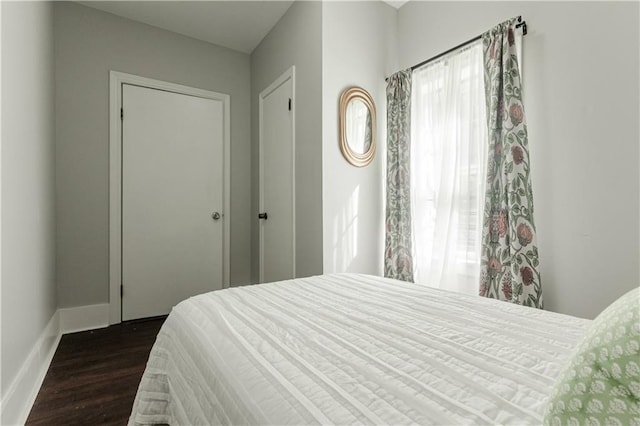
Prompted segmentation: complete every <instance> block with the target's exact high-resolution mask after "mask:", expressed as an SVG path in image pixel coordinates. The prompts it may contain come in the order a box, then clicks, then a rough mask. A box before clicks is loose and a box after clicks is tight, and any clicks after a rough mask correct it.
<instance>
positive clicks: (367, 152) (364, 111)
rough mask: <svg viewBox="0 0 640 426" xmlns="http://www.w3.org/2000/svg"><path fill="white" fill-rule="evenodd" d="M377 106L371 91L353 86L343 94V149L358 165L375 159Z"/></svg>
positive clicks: (351, 160)
mask: <svg viewBox="0 0 640 426" xmlns="http://www.w3.org/2000/svg"><path fill="white" fill-rule="evenodd" d="M375 135H376V109H375V105H374V104H373V99H372V98H371V95H370V94H369V92H367V91H366V90H364V89H362V88H361V87H350V88H348V89H346V90H344V91H343V92H342V95H340V150H341V151H342V155H344V158H345V159H346V160H347V161H348V162H349V163H351V164H353V165H354V166H356V167H364V166H366V165H367V164H369V163H371V161H373V157H374V155H375V152H376V139H375Z"/></svg>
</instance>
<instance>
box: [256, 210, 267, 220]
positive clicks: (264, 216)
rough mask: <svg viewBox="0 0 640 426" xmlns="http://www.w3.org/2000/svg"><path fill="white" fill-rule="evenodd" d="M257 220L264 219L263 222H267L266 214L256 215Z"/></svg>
mask: <svg viewBox="0 0 640 426" xmlns="http://www.w3.org/2000/svg"><path fill="white" fill-rule="evenodd" d="M258 219H264V220H267V212H264V213H258Z"/></svg>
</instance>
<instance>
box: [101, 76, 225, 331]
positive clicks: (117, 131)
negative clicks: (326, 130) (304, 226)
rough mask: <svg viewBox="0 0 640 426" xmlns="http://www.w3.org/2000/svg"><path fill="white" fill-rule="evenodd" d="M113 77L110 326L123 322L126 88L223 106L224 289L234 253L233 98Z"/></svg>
mask: <svg viewBox="0 0 640 426" xmlns="http://www.w3.org/2000/svg"><path fill="white" fill-rule="evenodd" d="M109 76H110V77H109V305H110V309H109V323H110V324H117V323H119V322H120V321H121V318H122V316H121V315H122V305H121V300H120V283H121V273H122V258H121V255H122V252H121V249H122V245H121V244H122V241H121V229H122V223H121V219H122V218H121V215H120V214H121V209H122V205H121V196H122V187H121V185H122V146H121V132H122V122H121V121H120V108H121V106H122V89H121V87H122V84H132V85H137V86H143V87H149V88H152V89H160V90H166V91H169V92H174V93H180V94H184V95H191V96H197V97H200V98H205V99H214V100H217V101H221V102H222V103H223V105H224V113H223V116H224V117H223V120H224V142H223V144H224V146H223V152H224V183H223V189H224V201H223V202H224V206H223V208H222V213H223V216H222V217H223V225H224V236H223V262H222V270H223V282H222V285H223V287H224V288H227V287H229V268H230V260H229V259H230V258H229V256H230V253H231V251H230V245H231V240H230V238H231V208H230V207H231V97H230V96H229V95H227V94H224V93H218V92H212V91H209V90H203V89H196V88H193V87H188V86H183V85H180V84H174V83H168V82H165V81H160V80H154V79H150V78H146V77H140V76H137V75H133V74H126V73H122V72H118V71H110V74H109Z"/></svg>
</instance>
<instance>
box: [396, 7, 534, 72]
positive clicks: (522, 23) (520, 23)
mask: <svg viewBox="0 0 640 426" xmlns="http://www.w3.org/2000/svg"><path fill="white" fill-rule="evenodd" d="M520 27H522V35H523V36H525V35H527V21H523V20H522V16H518V24H516V28H520ZM481 38H482V34H480V35H479V36H475V37H474V38H472V39H471V40H467V41H465V42H464V43H460V44H459V45H457V46H456V47H452V48H451V49H449V50H447V51H445V52H442V53H439V54H437V55H436V56H434V57H433V58H429V59H427V60H426V61H422V62H420V63H419V64H415V65H414V66H412V67H411V71H413V70H415V69H416V68H420V67H421V66H423V65H426V64H428V63H429V62H433V61H435V60H436V59H440V58H442V57H443V56H444V55H446V54H449V53H451V52H453V51H456V50H458V49H460V48H462V47H464V46H466V45H467V44H471V43H473V42H474V41H478V40H480V39H481ZM384 81H389V77H387V78H385V79H384Z"/></svg>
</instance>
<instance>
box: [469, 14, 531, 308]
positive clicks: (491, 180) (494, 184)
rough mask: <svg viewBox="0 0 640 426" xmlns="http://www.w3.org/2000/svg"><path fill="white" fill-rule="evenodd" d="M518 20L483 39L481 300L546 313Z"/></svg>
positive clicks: (500, 27)
mask: <svg viewBox="0 0 640 426" xmlns="http://www.w3.org/2000/svg"><path fill="white" fill-rule="evenodd" d="M516 19H517V18H514V19H511V20H509V21H506V22H504V23H502V24H500V25H498V26H496V27H495V28H492V29H491V30H489V31H488V32H486V33H485V34H483V36H482V39H483V48H484V67H485V68H484V69H485V72H484V81H485V93H486V99H487V123H488V129H489V155H488V157H487V159H488V160H487V192H486V195H485V206H484V221H483V232H482V260H481V267H480V268H481V270H480V295H481V296H485V297H492V298H496V299H501V300H507V301H510V302H513V303H517V304H520V305H526V306H533V307H536V308H542V307H543V303H542V285H541V282H540V272H539V271H538V265H539V261H538V247H537V245H536V231H535V225H534V222H533V195H532V190H531V176H530V172H531V168H530V163H529V150H528V148H527V145H528V136H527V125H526V124H525V117H524V107H523V105H522V93H521V84H520V83H521V82H520V73H519V69H518V60H517V56H516V46H515V36H514V31H515V25H516V23H517V20H516Z"/></svg>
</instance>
